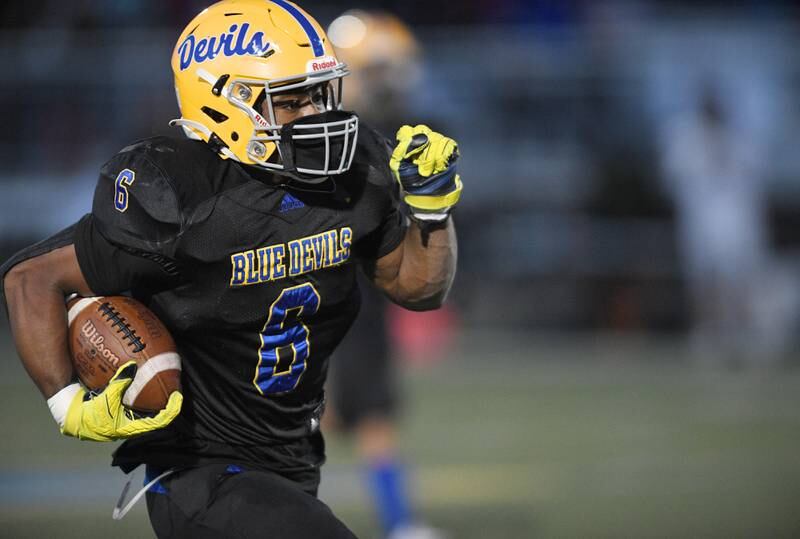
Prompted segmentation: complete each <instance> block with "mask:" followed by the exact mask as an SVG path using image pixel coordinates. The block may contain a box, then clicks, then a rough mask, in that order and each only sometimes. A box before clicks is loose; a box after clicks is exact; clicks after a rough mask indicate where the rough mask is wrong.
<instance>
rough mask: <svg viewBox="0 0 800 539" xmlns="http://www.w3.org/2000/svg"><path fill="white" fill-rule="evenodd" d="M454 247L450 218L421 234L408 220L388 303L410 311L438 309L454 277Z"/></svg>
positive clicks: (456, 250)
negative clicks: (400, 257) (401, 252)
mask: <svg viewBox="0 0 800 539" xmlns="http://www.w3.org/2000/svg"><path fill="white" fill-rule="evenodd" d="M457 247H458V246H457V241H456V231H455V227H454V226H453V222H452V219H448V220H447V221H446V223H445V224H443V225H441V226H440V227H437V228H435V229H428V230H425V231H422V230H421V229H420V227H419V225H417V223H416V222H413V221H412V223H411V225H410V226H409V228H408V230H407V231H406V236H405V239H404V240H403V254H402V259H401V261H400V265H399V268H398V273H397V277H396V279H395V280H394V283H393V286H392V287H391V288H390V290H389V296H390V297H391V298H392V300H393V301H394V302H395V303H398V304H399V305H402V306H403V307H406V308H408V309H412V310H420V311H424V310H430V309H436V308H438V307H440V306H441V304H442V303H443V302H444V300H445V298H446V297H447V293H448V292H449V291H450V286H451V285H452V284H453V278H454V277H455V272H456V259H457V256H458V248H457Z"/></svg>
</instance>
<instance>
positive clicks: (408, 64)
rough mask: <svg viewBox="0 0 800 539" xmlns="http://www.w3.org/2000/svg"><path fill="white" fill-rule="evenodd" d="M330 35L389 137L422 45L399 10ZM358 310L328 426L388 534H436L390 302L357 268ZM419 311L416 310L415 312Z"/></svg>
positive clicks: (406, 101)
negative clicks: (413, 449) (418, 501)
mask: <svg viewBox="0 0 800 539" xmlns="http://www.w3.org/2000/svg"><path fill="white" fill-rule="evenodd" d="M328 36H329V37H330V39H331V43H332V44H333V46H334V48H335V49H336V51H337V54H338V57H339V58H340V59H341V60H342V61H344V62H345V63H347V65H348V67H349V68H350V69H351V72H352V73H351V75H350V78H349V79H348V81H347V82H348V85H347V91H346V92H345V93H344V96H343V100H344V103H345V107H346V108H350V109H353V110H357V111H358V112H359V117H360V118H362V119H363V120H364V121H366V122H367V123H369V125H371V126H373V127H375V128H376V129H377V130H378V131H379V132H380V133H382V134H383V135H384V136H387V135H390V134H393V133H394V131H395V130H396V129H397V127H398V126H399V125H401V124H402V123H403V122H405V121H408V118H409V117H413V116H414V110H415V106H414V98H415V92H418V91H420V84H419V82H420V80H421V66H420V47H419V44H418V42H417V40H416V38H415V37H414V35H413V34H412V33H411V30H410V29H409V28H408V27H407V26H406V25H405V24H404V23H403V22H402V21H401V20H400V19H399V18H398V17H396V16H394V15H392V14H389V13H386V12H379V11H372V12H367V11H362V10H351V11H348V12H346V13H344V14H342V15H340V16H339V17H338V18H336V19H335V20H334V21H333V22H332V23H331V25H330V27H329V28H328ZM359 281H360V284H361V285H362V286H360V288H361V291H362V303H361V311H360V312H359V315H358V317H357V318H356V321H355V322H354V324H353V327H352V328H351V329H350V332H349V333H348V334H347V336H346V337H345V338H344V340H343V341H342V343H341V344H340V345H339V348H338V349H337V351H336V354H335V360H334V361H333V362H332V364H331V375H330V382H329V390H330V395H331V408H332V412H333V413H330V412H329V413H328V414H326V416H325V418H326V420H325V421H324V422H323V427H324V428H326V429H338V430H340V431H342V432H343V433H346V434H351V435H353V436H354V438H355V443H356V451H357V454H358V457H359V459H360V460H361V461H362V465H363V467H364V475H365V480H366V484H367V488H368V492H369V494H370V498H371V500H372V502H373V503H374V505H375V509H376V511H377V514H378V517H379V520H380V525H381V528H382V530H383V533H384V535H385V536H386V537H389V538H391V539H435V538H438V537H441V535H440V533H439V532H437V531H436V530H434V529H433V528H430V527H429V526H426V525H424V524H422V523H420V522H419V521H418V519H417V518H416V516H415V513H414V510H413V503H412V497H411V494H410V486H409V481H408V478H407V475H408V472H407V469H406V467H405V465H404V462H403V460H402V459H401V457H400V455H399V449H398V436H399V432H398V430H399V427H398V424H397V407H398V402H397V401H398V387H397V384H398V381H397V372H396V365H394V364H393V362H392V358H393V356H394V355H396V353H397V350H395V349H394V347H393V343H392V340H391V338H390V336H389V331H388V327H387V325H388V320H387V309H388V308H389V302H388V301H387V300H386V298H385V297H384V296H383V295H382V294H381V293H380V292H379V291H377V290H374V289H372V287H369V286H366V278H365V276H364V274H363V273H359ZM410 316H418V313H410Z"/></svg>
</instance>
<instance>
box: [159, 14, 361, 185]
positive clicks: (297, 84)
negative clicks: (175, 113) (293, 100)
mask: <svg viewBox="0 0 800 539" xmlns="http://www.w3.org/2000/svg"><path fill="white" fill-rule="evenodd" d="M172 70H173V73H174V74H175V92H176V94H177V98H178V106H179V108H180V111H181V118H180V119H177V120H173V121H172V122H170V125H180V126H181V127H183V129H184V132H185V133H186V135H187V136H189V137H191V138H195V139H200V140H204V141H206V142H207V143H208V144H210V145H211V146H212V147H213V148H214V149H215V150H216V151H217V152H218V153H219V154H220V155H221V156H222V157H224V158H228V159H234V160H236V161H239V162H242V163H245V164H248V165H256V166H259V167H263V168H266V169H268V170H271V171H274V172H277V173H281V174H287V175H289V176H292V177H294V178H297V179H301V180H304V181H311V182H315V181H321V180H323V179H324V178H325V177H327V176H330V175H334V174H340V173H342V172H344V171H346V170H347V169H348V168H350V164H351V163H352V160H353V156H354V154H355V148H356V141H357V137H358V117H357V116H356V115H355V114H353V113H350V112H345V111H342V110H341V100H342V78H343V77H344V76H346V75H347V74H348V70H347V66H346V65H345V64H344V63H343V62H340V61H339V60H338V59H337V58H336V56H335V53H334V50H333V47H332V46H331V45H330V43H329V41H328V38H327V36H326V35H325V32H324V31H323V29H322V27H321V26H320V25H319V24H318V23H317V22H316V21H315V20H314V19H313V18H311V16H309V15H308V14H307V13H306V12H304V11H303V10H302V9H300V8H299V7H298V6H296V5H295V4H293V3H291V2H288V1H287V0H223V1H222V2H218V3H216V4H213V5H212V6H210V7H208V8H206V9H205V10H203V11H202V12H201V13H200V14H199V15H197V17H195V18H194V19H193V20H192V22H190V23H189V25H188V26H187V27H186V29H185V30H184V31H183V33H182V34H181V36H180V38H179V39H178V42H177V44H176V45H175V50H174V52H173V54H172ZM320 88H322V90H323V91H322V92H321V93H320V92H319V89H320ZM312 90H314V91H315V92H316V93H317V94H320V95H323V96H324V98H323V99H321V100H320V99H315V100H314V103H315V106H316V107H317V111H318V112H319V113H318V114H314V115H311V116H305V117H303V118H301V119H299V120H295V121H293V122H290V123H287V124H285V125H279V124H278V123H277V121H276V117H275V110H274V108H273V103H272V96H273V95H275V94H277V93H281V92H287V91H289V92H302V91H308V92H311V91H312ZM262 112H266V113H267V114H263V113H262ZM265 115H266V116H268V117H265Z"/></svg>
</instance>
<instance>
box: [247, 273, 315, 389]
mask: <svg viewBox="0 0 800 539" xmlns="http://www.w3.org/2000/svg"><path fill="white" fill-rule="evenodd" d="M319 303H320V297H319V293H318V292H317V291H316V289H315V288H314V285H312V284H311V283H305V284H301V285H298V286H293V287H291V288H285V289H283V291H281V294H280V296H278V299H276V300H275V302H274V303H273V304H272V306H271V307H270V309H269V317H268V318H267V323H266V324H264V329H263V330H262V331H261V335H260V336H261V348H260V349H259V351H258V355H259V360H258V365H257V366H256V373H255V376H254V377H253V384H254V385H255V386H256V389H258V391H259V393H261V394H262V395H270V394H276V393H285V392H287V391H291V390H293V389H294V388H295V387H297V383H298V382H299V381H300V377H301V376H302V375H303V373H304V372H305V370H306V361H307V360H308V356H309V354H310V352H311V343H310V340H309V329H308V326H306V325H305V324H304V323H303V322H302V317H303V316H310V315H313V314H314V313H316V312H317V310H318V309H319Z"/></svg>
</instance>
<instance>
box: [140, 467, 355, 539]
mask: <svg viewBox="0 0 800 539" xmlns="http://www.w3.org/2000/svg"><path fill="white" fill-rule="evenodd" d="M147 509H148V512H149V513H150V522H151V524H152V525H153V529H154V530H155V532H156V535H157V536H158V538H159V539H166V538H170V539H178V538H187V539H189V538H191V539H223V538H225V539H226V538H231V539H233V538H236V539H254V538H269V539H282V538H286V539H306V538H308V539H354V538H355V535H353V533H352V532H351V531H350V530H349V529H347V527H346V526H345V525H344V524H343V523H342V522H341V521H340V520H339V519H337V518H336V517H335V516H334V514H333V513H332V512H331V510H330V508H328V506H327V505H325V504H324V503H322V502H321V501H320V500H318V499H317V498H316V497H315V496H312V495H311V494H309V493H307V492H305V491H303V490H302V489H300V488H299V487H298V486H297V485H296V484H295V483H292V482H291V481H289V480H288V479H285V478H283V477H281V476H279V475H276V474H273V473H269V472H265V471H256V470H245V469H242V468H240V467H238V466H232V465H226V464H211V465H205V466H201V467H198V468H189V469H186V470H182V471H179V472H176V473H174V474H172V475H170V476H167V477H165V478H164V479H162V480H160V481H159V482H158V483H157V484H156V485H154V486H153V487H151V488H150V489H149V490H148V492H147Z"/></svg>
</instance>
